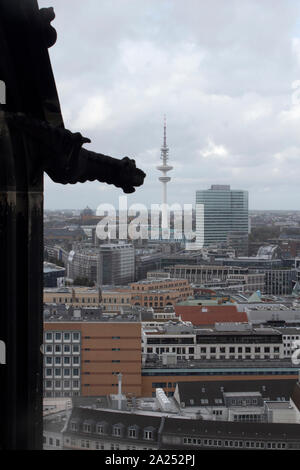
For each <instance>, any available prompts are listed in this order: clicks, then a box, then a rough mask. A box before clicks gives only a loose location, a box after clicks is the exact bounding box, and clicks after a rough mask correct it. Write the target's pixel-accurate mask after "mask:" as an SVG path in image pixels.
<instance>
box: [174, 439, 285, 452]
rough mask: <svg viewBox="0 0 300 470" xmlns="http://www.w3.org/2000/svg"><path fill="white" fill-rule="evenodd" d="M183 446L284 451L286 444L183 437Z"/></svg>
mask: <svg viewBox="0 0 300 470" xmlns="http://www.w3.org/2000/svg"><path fill="white" fill-rule="evenodd" d="M183 444H185V445H196V446H203V447H236V448H237V447H238V448H241V447H244V448H245V447H246V448H252V449H253V448H256V449H286V448H287V443H286V442H262V441H240V440H238V441H229V440H217V439H195V438H192V437H184V438H183Z"/></svg>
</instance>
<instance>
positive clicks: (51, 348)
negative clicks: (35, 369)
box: [45, 344, 80, 354]
mask: <svg viewBox="0 0 300 470" xmlns="http://www.w3.org/2000/svg"><path fill="white" fill-rule="evenodd" d="M53 353H54V354H61V353H63V354H70V353H72V354H79V353H80V345H79V344H73V345H72V346H71V345H70V344H64V345H62V344H54V345H53V344H46V345H45V354H53Z"/></svg>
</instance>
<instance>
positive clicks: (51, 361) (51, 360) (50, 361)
mask: <svg viewBox="0 0 300 470" xmlns="http://www.w3.org/2000/svg"><path fill="white" fill-rule="evenodd" d="M79 360H80V358H79V356H75V357H70V356H64V357H61V356H57V357H52V356H48V357H45V366H52V365H56V366H61V365H71V363H72V364H73V365H79Z"/></svg>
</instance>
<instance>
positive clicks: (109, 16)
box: [39, 0, 300, 210]
mask: <svg viewBox="0 0 300 470" xmlns="http://www.w3.org/2000/svg"><path fill="white" fill-rule="evenodd" d="M39 5H40V7H45V6H53V7H54V9H55V13H56V19H55V20H54V22H53V23H52V24H53V26H55V28H56V30H57V33H58V40H57V43H56V44H55V46H54V47H52V48H51V49H50V56H51V62H52V66H53V70H54V74H55V78H56V83H57V88H58V93H59V96H60V101H61V106H62V111H63V116H64V120H65V125H66V127H67V128H69V129H70V130H72V131H74V132H77V131H80V132H81V133H82V134H83V135H85V136H88V137H90V138H91V140H92V143H91V144H88V145H86V148H89V149H91V150H94V151H99V152H101V153H104V154H107V155H111V156H114V157H117V158H122V157H123V156H125V155H128V156H130V157H133V158H135V159H136V162H137V166H138V167H140V168H142V169H143V170H144V171H145V172H146V173H147V177H146V180H145V184H144V186H143V187H142V188H139V189H137V191H136V193H134V194H133V195H130V196H129V198H128V201H129V205H130V204H131V203H136V202H139V203H144V204H146V205H147V206H150V204H154V203H159V202H161V197H162V195H161V193H162V189H161V183H159V181H158V177H159V172H158V171H157V170H156V168H155V167H156V165H157V164H159V159H160V147H161V144H162V138H163V116H164V114H166V116H167V140H168V145H169V148H170V164H171V165H173V166H174V169H173V171H172V172H170V173H169V175H170V176H172V181H171V183H169V185H168V202H169V203H176V202H178V203H181V204H183V203H193V204H194V201H195V191H196V190H197V189H206V188H209V187H210V185H211V184H230V185H231V186H232V188H233V189H245V190H248V191H249V200H250V209H295V210H296V209H299V210H300V3H299V2H298V1H297V0H242V1H241V0H209V1H208V0H186V1H183V0H39ZM121 195H123V193H122V191H121V190H120V189H118V188H114V187H113V186H109V185H106V184H101V183H97V182H93V183H84V184H77V185H74V186H73V185H67V186H62V185H58V184H55V183H53V182H52V181H51V180H50V178H48V177H47V176H46V177H45V208H46V209H55V208H61V209H62V208H80V209H81V208H84V207H85V206H86V205H89V206H90V207H92V208H96V207H97V206H98V205H99V204H101V203H102V202H110V203H112V204H115V205H117V203H118V197H119V196H121Z"/></svg>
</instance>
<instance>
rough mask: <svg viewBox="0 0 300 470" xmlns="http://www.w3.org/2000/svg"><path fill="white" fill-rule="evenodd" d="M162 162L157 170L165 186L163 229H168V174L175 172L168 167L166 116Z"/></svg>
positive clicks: (169, 179)
mask: <svg viewBox="0 0 300 470" xmlns="http://www.w3.org/2000/svg"><path fill="white" fill-rule="evenodd" d="M160 158H161V160H162V161H163V163H162V165H158V166H157V167H156V168H157V169H158V170H159V171H161V172H162V174H163V176H160V178H159V181H161V182H162V184H163V200H162V228H163V229H166V228H168V218H167V183H169V181H171V178H170V177H169V176H167V172H168V171H170V170H173V167H172V166H170V165H168V163H167V162H168V159H169V148H168V146H167V124H166V116H164V141H163V145H162V147H161V157H160Z"/></svg>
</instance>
